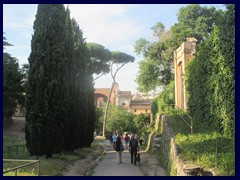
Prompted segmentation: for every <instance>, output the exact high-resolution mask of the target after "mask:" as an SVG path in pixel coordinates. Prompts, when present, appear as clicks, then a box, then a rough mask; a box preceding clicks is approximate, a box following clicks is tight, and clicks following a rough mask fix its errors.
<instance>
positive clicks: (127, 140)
mask: <svg viewBox="0 0 240 180" xmlns="http://www.w3.org/2000/svg"><path fill="white" fill-rule="evenodd" d="M129 140H130V138H129V136H128V134H125V137H124V141H125V144H126V146H127V145H128V142H129Z"/></svg>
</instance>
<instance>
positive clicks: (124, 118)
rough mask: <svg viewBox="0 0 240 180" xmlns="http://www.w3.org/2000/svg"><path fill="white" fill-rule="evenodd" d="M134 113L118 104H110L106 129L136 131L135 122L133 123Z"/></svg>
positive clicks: (110, 130)
mask: <svg viewBox="0 0 240 180" xmlns="http://www.w3.org/2000/svg"><path fill="white" fill-rule="evenodd" d="M133 118H134V116H133V114H131V113H129V112H128V111H127V110H126V109H124V108H122V107H119V106H116V105H110V106H109V115H108V120H107V122H106V129H107V131H109V132H115V131H116V130H118V131H119V132H128V131H130V132H131V131H135V126H134V125H135V124H134V123H133Z"/></svg>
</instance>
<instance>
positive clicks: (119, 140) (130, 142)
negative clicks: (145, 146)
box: [109, 132, 139, 166]
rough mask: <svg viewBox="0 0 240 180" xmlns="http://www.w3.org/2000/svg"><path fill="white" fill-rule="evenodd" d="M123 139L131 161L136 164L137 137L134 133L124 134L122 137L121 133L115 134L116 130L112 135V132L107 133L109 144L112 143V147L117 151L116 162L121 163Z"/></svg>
mask: <svg viewBox="0 0 240 180" xmlns="http://www.w3.org/2000/svg"><path fill="white" fill-rule="evenodd" d="M123 140H124V141H125V145H126V147H127V148H128V150H129V153H130V154H131V163H132V164H134V165H135V166H136V165H137V153H138V152H139V145H138V139H137V137H136V136H135V134H132V135H131V136H130V135H128V134H125V137H124V138H123V136H122V134H117V133H116V132H115V133H114V134H113V135H112V134H110V135H109V141H110V145H113V148H114V149H115V151H116V153H117V162H118V164H121V163H122V152H123V151H124V146H123Z"/></svg>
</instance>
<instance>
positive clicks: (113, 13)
mask: <svg viewBox="0 0 240 180" xmlns="http://www.w3.org/2000/svg"><path fill="white" fill-rule="evenodd" d="M187 5H188V4H66V5H65V7H67V6H69V9H70V11H71V17H72V18H74V19H76V21H77V22H78V24H79V27H80V28H81V29H82V31H83V37H84V38H86V41H87V42H95V43H99V44H102V45H103V46H105V47H106V48H108V49H109V50H110V51H121V52H125V53H128V54H130V55H132V56H134V57H135V61H134V63H129V64H127V65H126V66H124V67H123V68H122V69H121V70H120V71H119V72H118V74H117V76H116V81H117V82H118V84H119V88H120V90H121V91H131V92H132V93H133V94H134V93H136V89H137V83H136V82H135V79H136V77H137V73H138V63H139V62H140V61H141V60H142V59H143V58H142V57H141V56H137V55H136V54H135V52H134V44H135V42H136V40H138V39H140V38H145V39H147V40H149V41H154V40H155V38H154V37H153V32H152V30H151V27H153V26H154V25H155V24H156V23H157V22H161V23H163V24H164V26H165V29H169V28H170V27H171V26H173V25H174V24H175V23H177V13H178V12H179V9H180V8H181V7H186V6H187ZM208 6H210V5H208ZM214 6H215V7H216V8H223V5H221V4H215V5H214ZM36 12H37V4H3V32H4V33H5V34H4V36H5V37H6V38H7V42H8V43H10V44H12V45H14V46H11V47H7V48H6V50H5V51H6V52H8V53H9V54H11V55H12V56H13V57H16V58H17V59H18V60H19V64H20V65H21V64H25V63H28V57H29V55H30V52H31V39H32V34H33V22H34V20H35V15H36ZM111 84H112V79H111V76H110V74H107V75H105V76H102V77H101V78H99V79H97V80H96V81H95V86H94V87H95V88H110V87H111Z"/></svg>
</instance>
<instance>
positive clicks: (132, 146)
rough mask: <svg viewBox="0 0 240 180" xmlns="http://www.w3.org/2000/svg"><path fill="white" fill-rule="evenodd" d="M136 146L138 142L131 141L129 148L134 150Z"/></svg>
mask: <svg viewBox="0 0 240 180" xmlns="http://www.w3.org/2000/svg"><path fill="white" fill-rule="evenodd" d="M137 146H138V142H137V140H136V139H133V140H131V148H133V149H136V148H137Z"/></svg>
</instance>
